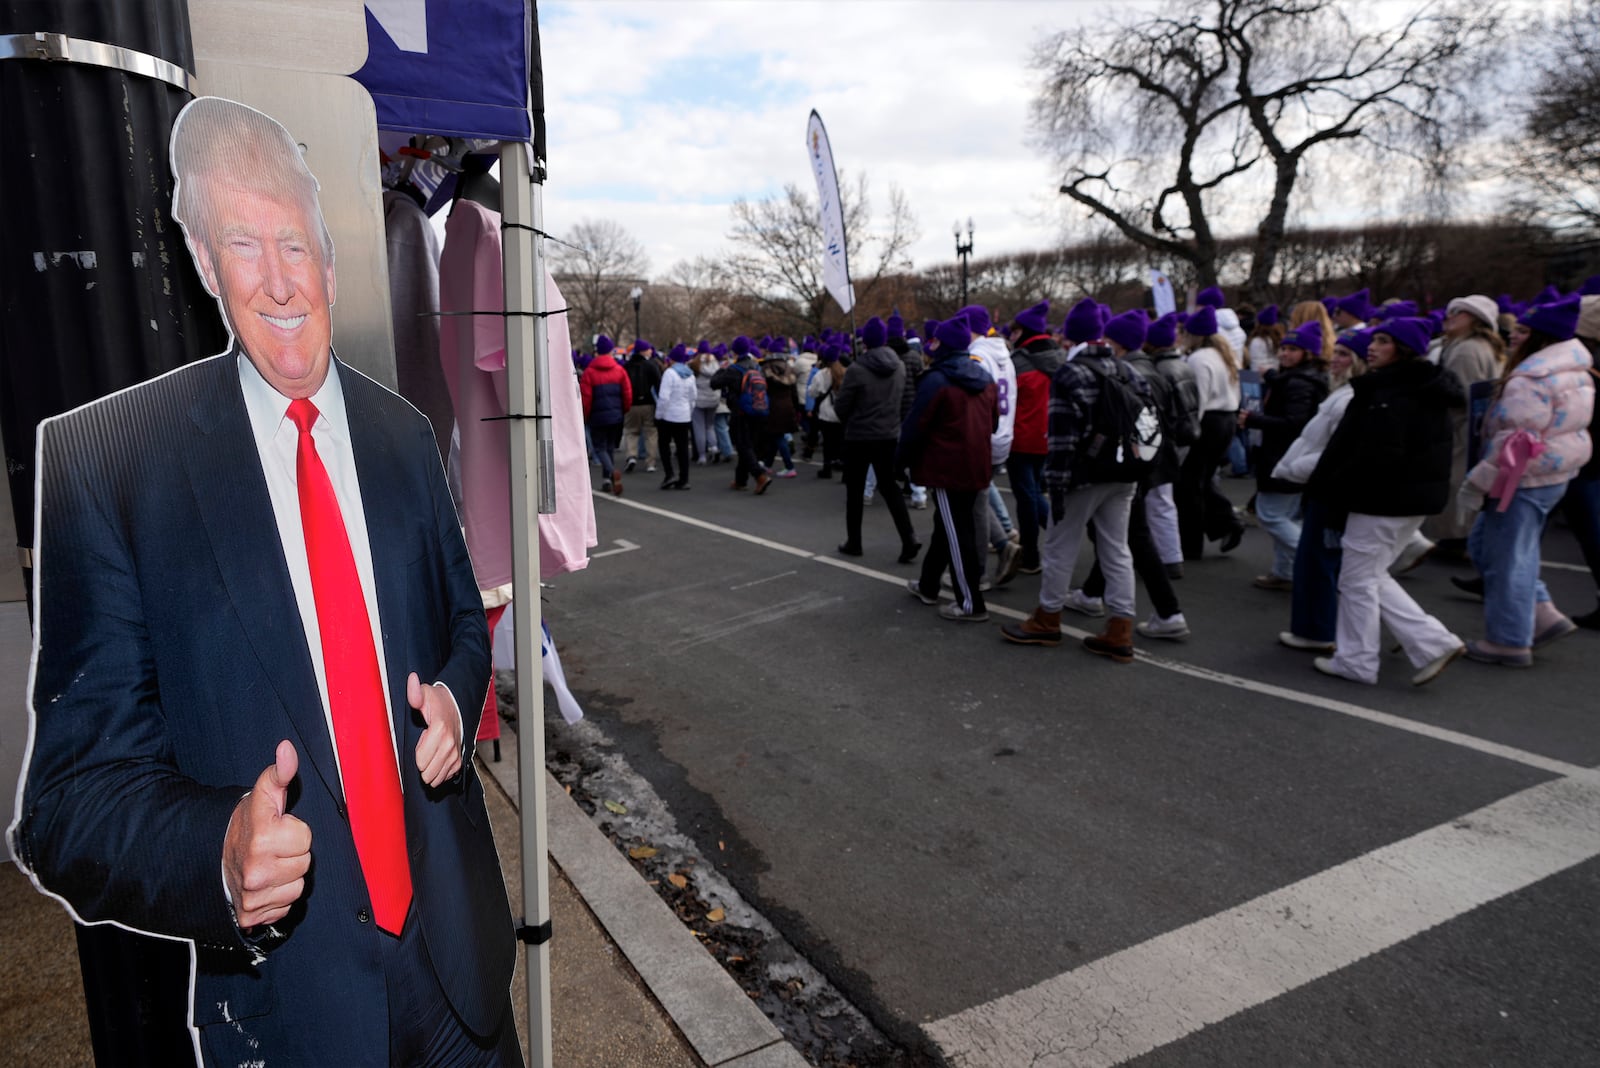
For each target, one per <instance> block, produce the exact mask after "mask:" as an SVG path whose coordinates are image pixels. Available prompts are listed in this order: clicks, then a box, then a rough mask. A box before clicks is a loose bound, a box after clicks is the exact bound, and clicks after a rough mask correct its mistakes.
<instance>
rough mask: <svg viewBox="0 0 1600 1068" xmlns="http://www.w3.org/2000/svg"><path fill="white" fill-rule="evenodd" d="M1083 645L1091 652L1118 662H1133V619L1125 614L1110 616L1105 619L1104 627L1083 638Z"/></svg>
mask: <svg viewBox="0 0 1600 1068" xmlns="http://www.w3.org/2000/svg"><path fill="white" fill-rule="evenodd" d="M1083 647H1084V648H1085V649H1087V650H1089V651H1090V652H1091V653H1097V654H1099V655H1100V656H1109V657H1110V658H1111V659H1112V660H1115V661H1116V662H1117V663H1119V664H1131V663H1133V620H1131V619H1129V618H1128V617H1127V616H1112V617H1111V618H1110V619H1108V620H1106V629H1105V630H1104V631H1102V632H1101V633H1099V634H1091V635H1090V636H1089V637H1087V638H1085V639H1083Z"/></svg>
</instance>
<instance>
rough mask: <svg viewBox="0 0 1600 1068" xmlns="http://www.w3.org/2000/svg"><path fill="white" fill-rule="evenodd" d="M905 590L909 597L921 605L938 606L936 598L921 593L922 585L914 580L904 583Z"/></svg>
mask: <svg viewBox="0 0 1600 1068" xmlns="http://www.w3.org/2000/svg"><path fill="white" fill-rule="evenodd" d="M906 589H908V590H910V591H911V596H913V597H915V598H916V599H917V600H919V601H921V602H922V603H923V604H938V603H939V598H937V597H929V596H928V595H927V594H925V593H923V592H922V585H921V583H919V582H918V581H917V580H916V579H910V580H908V581H907V582H906Z"/></svg>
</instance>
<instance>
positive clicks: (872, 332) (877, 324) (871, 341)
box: [861, 315, 889, 349]
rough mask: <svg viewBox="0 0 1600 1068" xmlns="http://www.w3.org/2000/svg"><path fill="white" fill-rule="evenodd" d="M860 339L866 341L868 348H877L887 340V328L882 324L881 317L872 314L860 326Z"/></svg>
mask: <svg viewBox="0 0 1600 1068" xmlns="http://www.w3.org/2000/svg"><path fill="white" fill-rule="evenodd" d="M861 340H862V341H864V342H866V345H867V348H869V349H875V348H878V347H880V346H882V345H883V344H884V343H885V342H887V341H888V340H889V328H888V327H887V326H885V325H883V320H882V319H880V318H878V317H877V316H876V315H874V316H873V317H872V318H870V319H868V320H867V323H866V325H865V326H863V327H862V328H861Z"/></svg>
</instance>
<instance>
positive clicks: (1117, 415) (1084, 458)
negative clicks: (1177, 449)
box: [1073, 360, 1161, 482]
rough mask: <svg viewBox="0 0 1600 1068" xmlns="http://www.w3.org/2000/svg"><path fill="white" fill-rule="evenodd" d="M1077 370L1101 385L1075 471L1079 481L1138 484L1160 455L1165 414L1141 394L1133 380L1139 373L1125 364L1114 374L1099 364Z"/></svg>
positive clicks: (1092, 362)
mask: <svg viewBox="0 0 1600 1068" xmlns="http://www.w3.org/2000/svg"><path fill="white" fill-rule="evenodd" d="M1078 366H1079V367H1082V368H1083V369H1084V370H1086V371H1089V372H1090V373H1092V374H1093V375H1094V377H1095V381H1096V384H1097V385H1098V386H1099V387H1100V388H1099V392H1098V394H1097V395H1096V396H1095V401H1094V407H1093V408H1092V409H1090V412H1089V422H1090V427H1089V433H1088V434H1087V435H1085V436H1084V444H1083V448H1082V449H1081V450H1080V451H1079V453H1078V457H1077V460H1076V462H1075V464H1074V468H1073V473H1074V475H1075V476H1076V480H1077V481H1079V482H1138V481H1139V480H1140V479H1142V478H1144V476H1145V475H1146V474H1147V473H1148V472H1149V471H1150V468H1151V466H1152V465H1153V464H1154V463H1155V460H1156V454H1157V453H1158V452H1160V451H1161V414H1160V413H1159V412H1157V411H1156V407H1155V404H1154V403H1153V402H1152V401H1151V400H1150V395H1149V394H1148V393H1144V394H1141V393H1140V392H1139V390H1138V388H1137V386H1136V385H1135V384H1134V381H1133V379H1132V377H1131V376H1133V375H1136V374H1138V372H1137V371H1134V370H1132V369H1131V368H1129V367H1126V366H1124V365H1122V364H1120V363H1119V364H1117V365H1116V370H1115V371H1114V372H1112V373H1110V374H1108V373H1106V372H1105V371H1102V370H1101V369H1100V368H1099V367H1098V366H1097V361H1095V360H1082V361H1079V362H1078Z"/></svg>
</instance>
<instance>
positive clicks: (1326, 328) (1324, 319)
mask: <svg viewBox="0 0 1600 1068" xmlns="http://www.w3.org/2000/svg"><path fill="white" fill-rule="evenodd" d="M1309 322H1316V323H1318V324H1319V325H1321V327H1322V351H1323V352H1332V351H1333V346H1334V345H1335V344H1336V343H1337V342H1338V340H1339V335H1338V333H1337V332H1336V331H1335V330H1334V329H1333V320H1332V319H1330V318H1328V309H1327V308H1324V307H1323V306H1322V302H1321V301H1320V300H1302V301H1301V302H1300V303H1299V304H1296V305H1295V306H1294V309H1293V310H1292V311H1291V312H1290V313H1289V329H1290V330H1291V331H1292V330H1296V329H1298V328H1300V327H1302V326H1304V325H1305V324H1306V323H1309Z"/></svg>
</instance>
